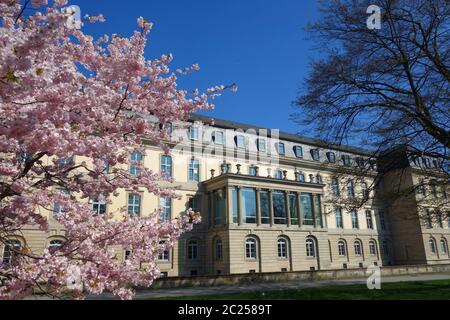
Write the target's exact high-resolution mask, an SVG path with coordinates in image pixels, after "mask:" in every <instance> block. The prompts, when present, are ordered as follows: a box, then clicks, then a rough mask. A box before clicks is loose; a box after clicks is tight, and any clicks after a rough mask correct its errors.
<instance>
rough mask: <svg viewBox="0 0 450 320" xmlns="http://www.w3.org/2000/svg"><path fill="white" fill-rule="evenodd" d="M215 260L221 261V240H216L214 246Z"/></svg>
mask: <svg viewBox="0 0 450 320" xmlns="http://www.w3.org/2000/svg"><path fill="white" fill-rule="evenodd" d="M214 247H215V257H216V260H222V258H223V244H222V240H220V239H217V240H216V241H215V244H214Z"/></svg>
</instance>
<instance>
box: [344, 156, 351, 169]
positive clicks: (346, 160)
mask: <svg viewBox="0 0 450 320" xmlns="http://www.w3.org/2000/svg"><path fill="white" fill-rule="evenodd" d="M342 162H343V163H344V166H347V167H349V166H351V165H352V158H350V156H349V155H347V154H344V155H342Z"/></svg>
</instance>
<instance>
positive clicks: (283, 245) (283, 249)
mask: <svg viewBox="0 0 450 320" xmlns="http://www.w3.org/2000/svg"><path fill="white" fill-rule="evenodd" d="M277 247H278V258H282V259H286V258H287V257H288V252H287V250H288V246H287V240H286V239H284V238H280V239H278V242H277Z"/></svg>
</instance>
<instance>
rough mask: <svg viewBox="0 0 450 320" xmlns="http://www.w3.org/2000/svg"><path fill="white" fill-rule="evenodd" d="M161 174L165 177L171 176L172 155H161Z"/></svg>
mask: <svg viewBox="0 0 450 320" xmlns="http://www.w3.org/2000/svg"><path fill="white" fill-rule="evenodd" d="M161 175H162V176H163V177H166V178H167V177H171V176H172V157H171V156H169V155H163V156H161Z"/></svg>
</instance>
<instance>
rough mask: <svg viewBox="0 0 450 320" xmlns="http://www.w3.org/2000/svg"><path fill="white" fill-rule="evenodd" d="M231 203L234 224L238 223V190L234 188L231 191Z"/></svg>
mask: <svg viewBox="0 0 450 320" xmlns="http://www.w3.org/2000/svg"><path fill="white" fill-rule="evenodd" d="M231 202H232V206H233V207H232V210H233V212H232V217H233V223H238V222H239V221H238V219H239V218H238V211H239V208H238V190H237V188H236V187H233V188H232V189H231Z"/></svg>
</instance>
